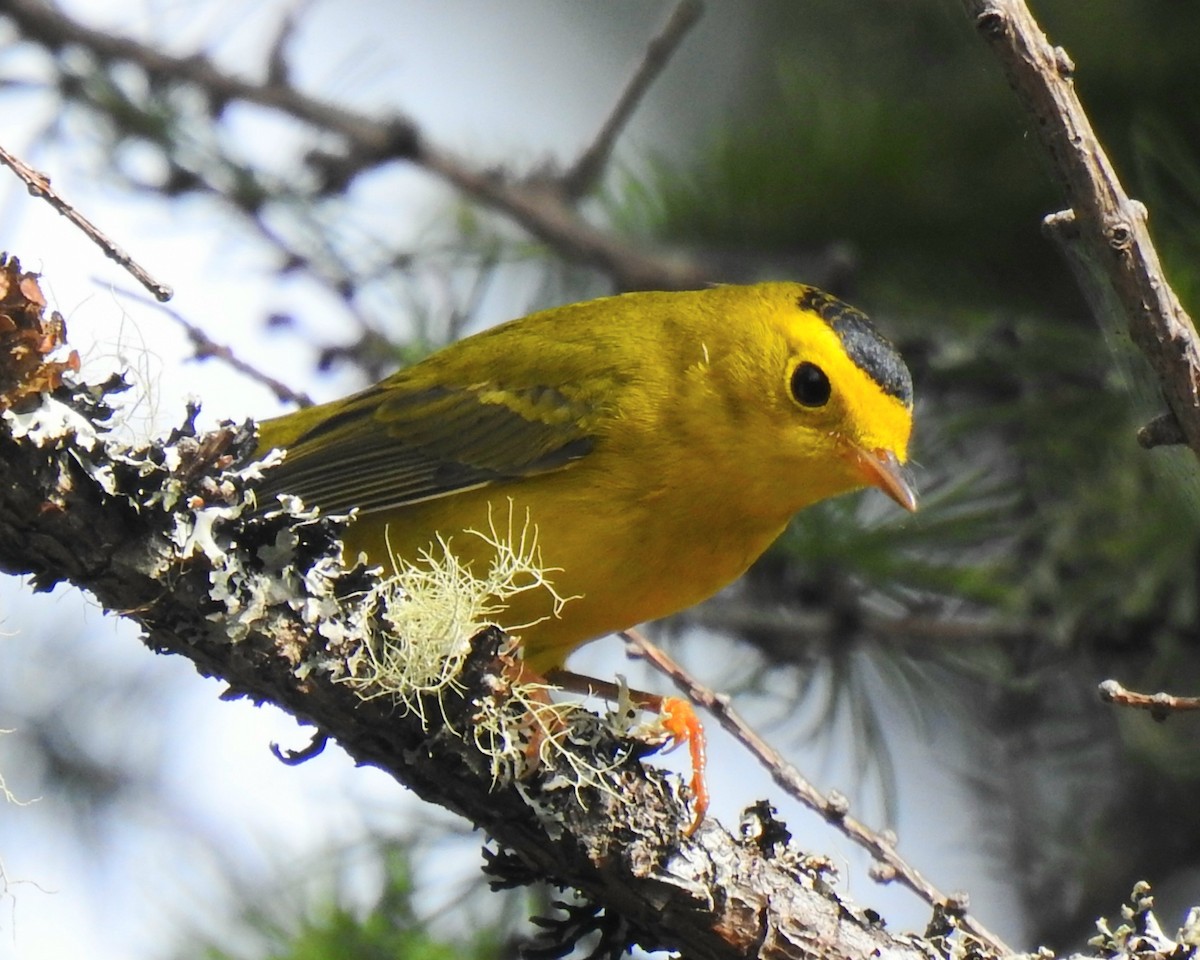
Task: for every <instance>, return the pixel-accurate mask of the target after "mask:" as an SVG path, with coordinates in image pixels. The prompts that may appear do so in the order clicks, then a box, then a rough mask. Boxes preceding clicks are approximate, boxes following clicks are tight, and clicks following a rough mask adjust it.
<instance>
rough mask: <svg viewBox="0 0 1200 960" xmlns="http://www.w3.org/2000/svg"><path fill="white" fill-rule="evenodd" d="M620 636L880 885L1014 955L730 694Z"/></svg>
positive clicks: (959, 898)
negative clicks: (821, 786) (761, 730)
mask: <svg viewBox="0 0 1200 960" xmlns="http://www.w3.org/2000/svg"><path fill="white" fill-rule="evenodd" d="M621 635H622V636H623V637H624V638H625V640H626V641H627V642H628V644H629V645H630V647H631V648H632V650H633V652H634V653H635V654H636V655H637V656H639V657H643V658H645V659H646V660H649V661H650V663H651V664H653V665H654V667H655V668H656V669H657V670H659V671H660V672H662V673H664V674H665V675H666V676H668V677H670V678H671V680H672V681H673V682H674V683H675V685H676V686H677V687H678V688H679V689H680V690H682V691H683V693H684V694H685V695H686V696H687V698H688V699H689V700H690V701H692V702H693V703H698V704H700V705H701V706H702V707H704V708H705V709H706V710H708V712H709V713H711V714H712V715H713V716H714V717H716V718H717V721H718V722H719V723H720V724H721V726H722V727H724V728H725V729H726V730H727V731H729V732H730V733H731V734H732V735H733V736H734V737H736V738H737V740H738V741H739V742H740V743H742V744H743V745H744V746H745V747H746V748H747V749H748V750H749V751H750V752H751V753H752V754H753V755H754V757H755V759H757V760H758V761H759V763H761V764H762V765H763V766H764V767H765V768H766V769H767V771H768V772H769V773H770V774H771V778H772V779H773V780H774V781H775V783H777V784H778V785H779V786H780V787H781V788H782V789H783V790H784V791H785V792H786V793H787V794H788V795H789V796H791V797H794V798H795V799H797V800H799V801H800V802H801V803H802V804H804V805H805V806H806V807H808V808H809V809H810V810H812V811H813V812H814V813H817V814H819V815H820V816H821V817H823V818H824V819H825V822H826V823H828V824H829V825H830V826H832V827H834V828H836V829H837V830H838V831H840V832H841V833H842V834H844V835H845V836H846V837H848V838H849V839H851V840H852V841H854V842H855V843H856V844H858V845H859V846H860V847H862V848H863V849H864V850H866V851H867V852H868V853H870V854H871V856H873V857H874V858H875V860H876V866H875V869H874V871H873V872H874V876H875V878H876V879H878V880H880V881H881V882H891V881H893V880H895V881H898V882H899V883H900V884H901V885H902V886H905V887H907V888H908V889H909V890H911V891H913V893H915V894H917V896H919V897H920V898H921V899H922V900H924V901H925V902H926V903H928V904H929V905H930V906H932V907H935V908H937V909H940V910H942V911H944V912H945V913H946V914H947V915H949V916H952V917H955V918H956V919H957V921H958V923H959V924H960V925H961V927H962V929H963V930H965V931H966V932H967V933H969V934H970V935H971V936H972V937H974V938H975V939H976V940H978V941H979V942H980V943H983V944H985V945H987V946H988V947H989V948H990V949H992V950H994V951H996V952H997V953H1000V954H1008V953H1011V952H1012V949H1011V948H1010V947H1008V946H1007V945H1005V943H1004V941H1002V940H1001V939H1000V938H999V937H997V936H996V935H995V934H993V933H991V932H990V931H988V930H987V928H986V927H984V926H983V925H982V924H981V923H979V921H978V920H976V919H975V918H974V917H972V916H970V915H969V914H968V913H967V912H966V910H967V899H966V896H965V895H964V894H952V895H951V896H946V895H945V894H943V893H941V892H940V891H939V890H938V889H937V887H935V886H934V885H933V884H932V883H930V882H929V881H928V880H926V879H925V878H924V877H923V876H922V875H921V874H920V873H919V872H918V871H917V869H916V868H915V867H912V866H910V865H909V864H908V863H907V862H906V861H905V860H904V859H903V858H902V857H901V856H900V854H899V853H897V852H896V846H895V840H894V839H893V838H890V837H888V836H886V835H884V834H881V833H877V832H876V831H874V830H872V829H871V828H870V827H868V826H867V825H866V824H864V823H861V822H859V821H858V820H855V819H854V818H853V817H851V816H849V815H848V811H849V809H850V804H849V801H848V800H847V799H846V798H845V797H844V796H842V795H841V794H838V793H831V794H829V795H828V796H826V795H825V794H823V793H821V792H820V791H819V790H818V789H817V788H816V787H814V786H813V785H812V784H811V783H809V782H808V780H806V779H805V778H804V775H803V774H802V773H800V771H799V770H797V769H796V768H795V767H794V766H792V764H790V763H788V762H787V760H785V759H784V758H783V755H782V754H781V753H780V752H779V751H778V750H776V749H775V748H774V747H772V746H771V745H770V744H769V743H767V742H766V740H764V739H763V738H762V737H761V736H760V735H759V734H758V732H757V731H755V730H754V728H753V727H751V726H750V725H749V724H748V723H746V721H745V720H743V719H742V717H741V715H740V714H739V713H738V712H737V711H736V710H735V709H734V708H733V706H732V704H731V702H730V699H729V696H728V695H727V694H723V693H718V692H717V691H715V690H713V689H712V688H711V687H707V686H705V685H704V684H702V683H700V681H698V680H697V679H696V678H695V677H693V676H692V675H691V673H689V672H688V671H687V670H685V669H684V668H683V667H682V666H681V665H680V664H679V663H677V662H676V661H675V659H674V658H673V657H671V656H670V655H668V654H667V653H666V652H664V651H663V650H661V649H660V648H659V647H658V646H657V645H655V644H654V643H652V642H651V641H650V640H649V639H648V638H647V637H646V636H645V635H643V634H642V633H641V632H640V631H638V630H626V631H624V632H623V633H622V634H621Z"/></svg>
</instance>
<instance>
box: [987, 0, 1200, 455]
mask: <svg viewBox="0 0 1200 960" xmlns="http://www.w3.org/2000/svg"><path fill="white" fill-rule="evenodd" d="M965 6H966V9H967V12H968V13H969V14H970V16H971V17H972V18H973V19H974V21H975V26H976V27H977V28H978V29H979V32H980V33H981V34H982V35H983V37H984V39H986V40H987V41H988V43H989V44H990V45H991V47H992V50H993V51H994V52H995V54H996V56H997V57H998V58H999V60H1000V64H1001V66H1002V67H1003V69H1004V74H1005V76H1006V77H1007V78H1008V82H1009V83H1010V84H1011V85H1012V87H1013V89H1014V90H1015V91H1016V93H1017V97H1018V98H1019V99H1020V101H1021V104H1022V106H1023V107H1024V108H1025V110H1026V112H1027V113H1028V114H1029V116H1030V117H1031V119H1032V120H1033V124H1032V126H1033V129H1034V132H1035V133H1036V134H1037V136H1038V138H1039V139H1040V140H1041V143H1042V147H1043V149H1044V150H1045V151H1046V155H1047V157H1048V158H1049V160H1050V165H1051V168H1052V169H1053V171H1054V173H1055V174H1056V177H1057V179H1058V182H1059V185H1060V186H1061V187H1062V189H1063V191H1064V192H1065V194H1066V198H1067V202H1068V203H1069V204H1070V210H1068V211H1065V212H1063V213H1058V214H1054V215H1053V216H1051V217H1048V218H1047V220H1046V227H1047V231H1048V232H1049V233H1050V235H1051V236H1052V237H1053V238H1054V239H1055V240H1056V241H1057V242H1058V243H1059V245H1060V247H1062V248H1063V249H1064V251H1065V252H1066V254H1067V257H1068V261H1069V262H1070V263H1071V265H1072V268H1073V270H1074V272H1075V274H1076V278H1077V280H1079V282H1080V285H1081V287H1082V288H1083V290H1084V293H1085V295H1086V296H1087V298H1088V300H1089V302H1090V303H1091V304H1092V306H1093V309H1096V310H1098V311H1099V312H1100V315H1099V316H1098V319H1101V320H1103V319H1104V314H1105V313H1107V312H1109V311H1112V312H1114V313H1115V314H1116V315H1117V316H1120V317H1122V318H1123V321H1124V322H1123V324H1122V325H1123V326H1124V327H1125V328H1127V329H1128V330H1129V333H1130V335H1131V336H1132V338H1133V341H1134V343H1136V344H1137V345H1138V347H1139V349H1140V350H1141V351H1142V353H1143V354H1144V355H1145V356H1146V359H1147V360H1149V361H1150V365H1151V366H1152V367H1153V369H1154V371H1155V373H1156V374H1157V375H1158V379H1159V381H1160V384H1161V386H1162V390H1163V394H1164V396H1165V397H1166V400H1167V405H1168V406H1169V408H1170V410H1171V413H1172V414H1173V415H1174V417H1175V419H1176V421H1178V424H1179V428H1180V430H1181V432H1182V435H1183V437H1184V438H1186V442H1187V444H1188V446H1190V447H1191V448H1192V451H1193V452H1194V453H1196V455H1197V456H1200V338H1198V337H1197V334H1196V328H1195V325H1194V324H1193V323H1192V320H1191V317H1189V316H1188V314H1187V313H1186V311H1184V309H1183V307H1182V306H1181V305H1180V303H1179V300H1178V298H1177V297H1176V296H1175V292H1174V291H1173V290H1172V289H1171V285H1170V284H1169V283H1168V282H1167V279H1166V277H1165V276H1164V275H1163V271H1162V266H1161V265H1160V264H1159V261H1158V253H1157V252H1156V250H1155V249H1154V244H1153V242H1152V240H1151V239H1150V233H1149V231H1148V229H1147V227H1146V209H1145V207H1144V206H1142V205H1141V204H1140V203H1137V202H1136V201H1133V200H1130V199H1129V196H1128V195H1127V194H1126V193H1125V190H1124V188H1123V187H1122V186H1121V183H1120V180H1118V178H1117V175H1116V172H1115V171H1114V169H1113V166H1112V164H1111V162H1110V161H1109V159H1108V155H1107V154H1106V153H1105V152H1104V148H1103V147H1102V146H1101V145H1100V141H1099V140H1098V139H1097V138H1096V135H1095V133H1094V132H1093V130H1092V126H1091V123H1090V121H1089V120H1088V117H1087V113H1086V112H1085V111H1084V109H1083V105H1082V103H1080V100H1079V97H1078V96H1077V95H1076V93H1075V85H1074V80H1073V76H1074V72H1075V65H1074V64H1073V63H1072V62H1071V59H1070V57H1068V56H1067V53H1066V51H1065V50H1063V48H1062V47H1052V46H1051V45H1050V42H1049V41H1048V40H1047V39H1046V36H1045V34H1044V33H1043V32H1042V30H1041V28H1040V27H1039V26H1038V24H1037V21H1036V20H1034V18H1033V15H1032V14H1031V13H1030V12H1029V8H1028V7H1027V6H1026V5H1025V3H1024V0H965Z"/></svg>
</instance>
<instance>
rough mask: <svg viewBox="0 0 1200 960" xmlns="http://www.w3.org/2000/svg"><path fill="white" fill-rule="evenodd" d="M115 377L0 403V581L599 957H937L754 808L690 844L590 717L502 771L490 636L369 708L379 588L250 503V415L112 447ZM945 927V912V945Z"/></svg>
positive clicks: (672, 803) (312, 523) (303, 520)
mask: <svg viewBox="0 0 1200 960" xmlns="http://www.w3.org/2000/svg"><path fill="white" fill-rule="evenodd" d="M5 269H6V270H7V271H8V272H9V274H10V275H12V276H14V277H15V278H16V280H17V281H18V282H16V283H13V284H10V286H11V287H12V288H13V289H18V290H19V289H23V288H24V289H28V280H29V279H30V277H29V275H27V274H24V275H23V274H21V273H20V269H19V266H18V265H17V264H15V263H14V262H12V261H10V262H8V263H7V264H6V265H5ZM38 313H39V310H38V308H37V307H36V306H34V307H33V308H31V310H29V311H26V316H30V317H32V316H35V315H37V314H38ZM46 348H47V349H50V344H49V342H47V346H46ZM46 362H47V363H52V362H54V361H53V360H51V359H49V358H47V361H46ZM0 365H3V358H0ZM31 375H33V376H35V377H37V376H41V374H40V373H38V371H37V370H34V371H33V372H32V374H31ZM122 386H123V385H122V384H120V383H119V382H112V383H109V384H107V385H104V386H98V387H97V386H92V387H88V386H82V385H79V386H72V385H70V384H69V383H67V384H64V385H60V386H58V387H57V389H55V390H53V392H52V394H36V393H35V394H30V393H27V392H26V393H21V392H19V391H16V392H11V399H12V400H13V402H12V404H11V405H8V406H7V409H4V410H3V412H2V413H0V570H3V571H4V572H6V573H9V574H12V575H19V576H25V577H28V578H30V580H29V582H30V584H31V586H32V587H33V588H35V589H46V588H49V587H50V586H52V585H54V584H57V583H62V582H67V583H71V584H73V585H74V586H76V587H78V588H80V589H82V590H86V591H88V592H89V593H91V594H92V595H93V596H94V597H95V598H96V600H97V601H98V602H99V603H100V604H101V605H102V606H103V607H104V608H105V609H107V610H109V611H111V612H112V613H113V614H114V615H120V616H124V617H126V618H128V619H130V620H133V621H134V622H135V623H137V624H138V625H139V626H140V627H141V629H142V630H143V633H144V638H145V642H146V644H147V645H148V646H149V647H150V648H151V649H152V650H154V651H156V652H159V653H174V654H180V655H182V656H185V657H187V658H188V659H190V660H191V661H192V662H193V663H195V665H196V667H197V669H198V670H199V671H200V672H201V673H203V674H205V675H208V676H213V677H218V678H220V679H222V680H224V681H225V682H227V683H228V684H229V686H230V691H231V693H232V694H234V695H237V696H245V697H249V698H251V699H253V700H255V701H258V702H264V701H266V702H271V703H274V704H277V705H278V706H280V707H282V708H283V709H285V710H287V711H289V712H290V713H292V714H293V715H295V716H296V717H297V718H298V719H300V720H301V721H303V722H305V723H310V724H312V725H314V726H315V727H316V728H317V730H318V733H319V735H320V736H322V737H328V738H332V739H335V740H336V741H337V742H338V743H339V744H341V746H342V747H343V748H344V749H345V750H346V751H347V752H348V753H349V754H350V755H351V756H352V757H354V758H355V760H357V761H358V762H360V763H364V764H370V765H372V766H375V767H378V768H380V769H381V770H384V771H386V772H388V773H390V774H391V775H392V776H394V777H395V778H396V779H397V781H399V782H400V783H403V784H404V785H406V786H408V787H409V788H411V789H412V790H413V791H414V792H416V793H417V794H418V795H419V796H421V797H422V798H424V799H426V800H428V801H430V802H433V803H438V804H440V805H442V806H444V807H446V808H448V809H450V810H453V811H455V812H457V813H459V814H461V815H462V816H464V817H466V818H468V819H469V820H471V821H472V822H473V823H475V824H477V825H478V826H479V827H481V828H482V829H483V830H484V831H486V832H487V833H488V834H490V835H491V836H492V837H493V838H494V839H495V840H496V841H497V843H498V844H499V845H500V846H501V848H502V851H503V853H502V855H500V856H497V857H494V858H493V859H492V862H491V863H490V864H489V867H488V869H489V872H490V874H491V876H492V878H493V879H494V880H497V881H498V882H501V883H508V884H512V883H521V882H528V881H529V880H530V879H533V878H537V879H540V880H547V881H549V882H551V883H555V884H560V885H563V886H566V887H571V888H574V889H576V890H578V891H579V892H580V893H581V894H582V896H583V898H584V902H585V904H587V905H588V906H587V907H586V909H589V910H593V911H595V912H596V913H598V914H601V915H603V916H604V917H607V918H613V923H612V924H610V927H611V929H612V931H614V932H613V934H612V936H614V937H616V942H615V943H614V944H611V945H613V946H615V947H618V948H619V947H621V946H623V945H627V944H632V943H637V944H640V945H641V946H643V947H645V948H647V949H668V950H673V951H678V952H680V953H682V954H683V955H685V956H688V957H693V958H732V957H751V956H770V957H781V958H782V957H814V958H815V957H826V956H834V955H836V956H844V957H870V956H880V955H887V956H889V957H897V958H904V957H928V956H930V955H931V951H932V953H933V955H946V954H945V951H946V950H948V949H949V946H948V943H949V942H958V938H957V936H955V937H952V938H951V940H950V941H947V944H943V945H942V947H938V948H935V947H934V946H932V945H931V944H930V943H925V944H924V946H921V945H920V943H919V942H918V941H916V940H913V939H911V938H905V937H899V936H895V935H892V934H890V933H888V932H887V931H886V930H884V929H883V927H882V926H881V925H880V924H879V922H878V920H877V918H875V917H874V916H873V915H872V914H871V913H870V912H869V911H860V910H857V909H855V908H853V907H852V906H850V905H849V904H847V903H845V902H843V901H842V900H841V899H840V898H839V897H838V895H837V894H836V893H835V891H834V889H833V887H834V882H835V879H834V871H833V869H832V867H831V865H830V863H829V862H828V861H827V860H826V859H825V858H824V857H820V856H810V855H808V854H806V853H804V852H802V851H800V850H798V849H797V848H796V846H795V845H794V844H793V843H791V841H790V836H789V834H788V832H787V830H786V829H785V828H784V826H783V825H782V824H781V823H779V822H778V821H777V820H775V819H774V817H773V815H772V814H771V812H770V809H769V807H767V805H766V804H765V803H764V804H760V805H757V806H756V807H755V808H752V809H751V810H749V811H747V813H746V815H745V818H744V822H743V823H742V825H741V830H740V833H739V835H737V836H734V835H731V834H730V833H728V832H727V831H726V830H725V829H723V828H722V827H721V826H720V825H718V824H717V823H715V822H713V821H708V822H706V823H705V824H704V825H703V826H702V827H701V828H700V830H699V831H698V832H697V833H696V835H695V836H693V837H691V838H685V837H684V836H683V828H684V827H685V825H686V824H687V822H688V819H689V818H688V816H687V811H686V808H685V806H684V804H683V803H682V802H681V800H680V798H679V797H678V796H677V792H678V789H679V788H678V786H677V784H676V781H675V779H674V778H672V777H669V776H667V775H666V774H663V773H661V772H659V771H657V770H655V769H654V767H653V766H652V765H650V764H647V763H643V762H642V760H641V759H640V758H639V756H638V754H639V752H644V751H639V750H638V749H637V747H636V745H634V744H632V743H631V742H630V741H627V740H623V739H622V738H620V737H618V736H615V735H613V734H612V733H611V732H608V731H606V730H605V729H603V727H602V725H601V724H599V723H598V722H593V723H592V724H591V725H590V726H589V725H585V726H584V727H582V728H581V730H582V733H583V734H585V735H580V736H574V731H571V734H572V735H570V736H567V737H564V738H561V743H560V747H561V749H560V750H559V752H557V753H555V754H550V755H546V754H543V757H544V759H543V763H542V764H541V765H539V766H537V767H536V768H535V769H533V770H531V771H526V772H525V774H524V775H523V776H520V777H513V776H504V775H503V771H501V775H500V776H499V777H497V770H496V769H495V767H494V764H493V763H492V759H491V758H489V757H488V756H487V755H486V753H485V752H483V751H481V750H480V749H479V747H478V745H477V743H476V739H477V738H476V737H475V736H474V728H473V724H474V722H475V720H476V718H477V717H478V716H479V715H480V713H481V712H483V710H484V708H485V706H489V705H491V704H493V703H495V702H499V703H500V704H501V705H502V706H503V704H504V703H505V702H507V701H505V700H504V698H505V697H506V695H507V692H508V691H507V685H506V681H505V680H504V674H503V670H502V669H501V667H502V665H503V661H504V657H505V655H506V654H505V649H504V645H503V642H502V641H503V638H502V636H501V635H500V634H499V633H497V632H495V631H484V632H483V633H481V634H480V635H479V636H477V637H476V638H475V639H474V641H472V642H471V650H470V652H469V654H468V655H467V656H466V658H465V663H464V667H463V670H462V673H461V674H460V676H459V678H458V681H457V682H456V684H455V685H454V687H453V692H452V693H451V694H450V695H447V696H443V697H441V698H440V699H439V701H438V703H437V705H436V707H437V709H429V710H424V711H421V710H416V709H398V708H397V703H396V701H395V699H394V698H389V697H380V696H374V697H373V696H365V695H364V691H363V688H362V683H361V682H360V679H361V678H360V674H359V673H358V672H356V668H355V666H354V661H355V660H356V657H357V658H358V659H359V660H361V656H359V655H360V654H361V648H362V643H363V639H362V638H363V637H365V636H369V635H372V634H376V635H377V634H378V633H379V632H380V631H381V630H385V629H386V626H387V624H386V620H387V617H386V611H385V610H384V609H383V608H382V607H381V605H380V603H379V596H380V594H379V593H378V591H376V590H375V589H374V587H375V586H376V585H377V584H378V580H377V578H376V577H375V576H374V575H373V574H371V573H370V572H367V571H363V570H361V569H355V570H346V569H344V568H343V567H342V566H341V564H340V563H339V562H338V560H337V559H336V558H337V553H338V542H337V536H338V531H339V529H340V528H341V524H342V523H343V522H344V521H337V520H335V519H329V518H315V517H313V516H311V515H308V514H305V513H303V512H300V511H291V512H289V511H286V510H277V511H272V512H267V513H263V512H261V511H254V510H252V509H247V505H248V504H251V503H252V502H253V500H252V498H253V488H254V485H255V483H256V482H257V480H258V479H259V478H260V477H261V472H262V469H263V467H262V466H261V465H259V464H254V463H247V462H246V458H247V456H248V454H249V453H250V451H252V450H253V446H254V440H253V432H252V430H250V429H249V426H248V425H247V426H242V427H237V426H227V427H225V428H224V429H222V430H220V431H218V432H217V433H215V434H212V435H209V436H198V435H197V434H196V432H195V430H194V428H193V427H192V417H188V418H187V419H186V421H185V422H184V423H182V424H181V425H180V427H179V428H178V429H177V430H176V431H174V432H173V433H172V435H171V436H169V437H167V438H166V439H165V440H163V441H162V442H159V443H152V444H148V445H145V446H143V447H139V448H130V447H127V446H125V445H122V444H120V443H118V442H116V441H115V440H113V439H112V438H110V437H109V436H108V435H107V434H106V432H105V423H106V420H107V419H108V417H109V416H110V415H111V412H112V411H111V407H110V404H111V403H113V402H114V397H115V395H116V394H117V393H118V392H119V390H120V389H122ZM9 399H10V397H9V396H6V397H0V407H2V406H4V405H5V404H6V402H7V401H8V400H9ZM194 413H195V411H192V414H193V416H194ZM410 706H411V704H410ZM580 770H587V771H590V775H589V776H588V777H586V778H582V779H581V778H580V776H579V771H580ZM618 921H619V922H618ZM952 927H953V922H952V920H949V919H945V918H943V927H942V928H941V929H940V930H939V933H940V934H948V933H949V932H950V931H951V929H952ZM569 930H570V925H569V924H567V925H565V926H564V931H566V932H565V933H564V935H568V934H569ZM960 946H961V943H960Z"/></svg>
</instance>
